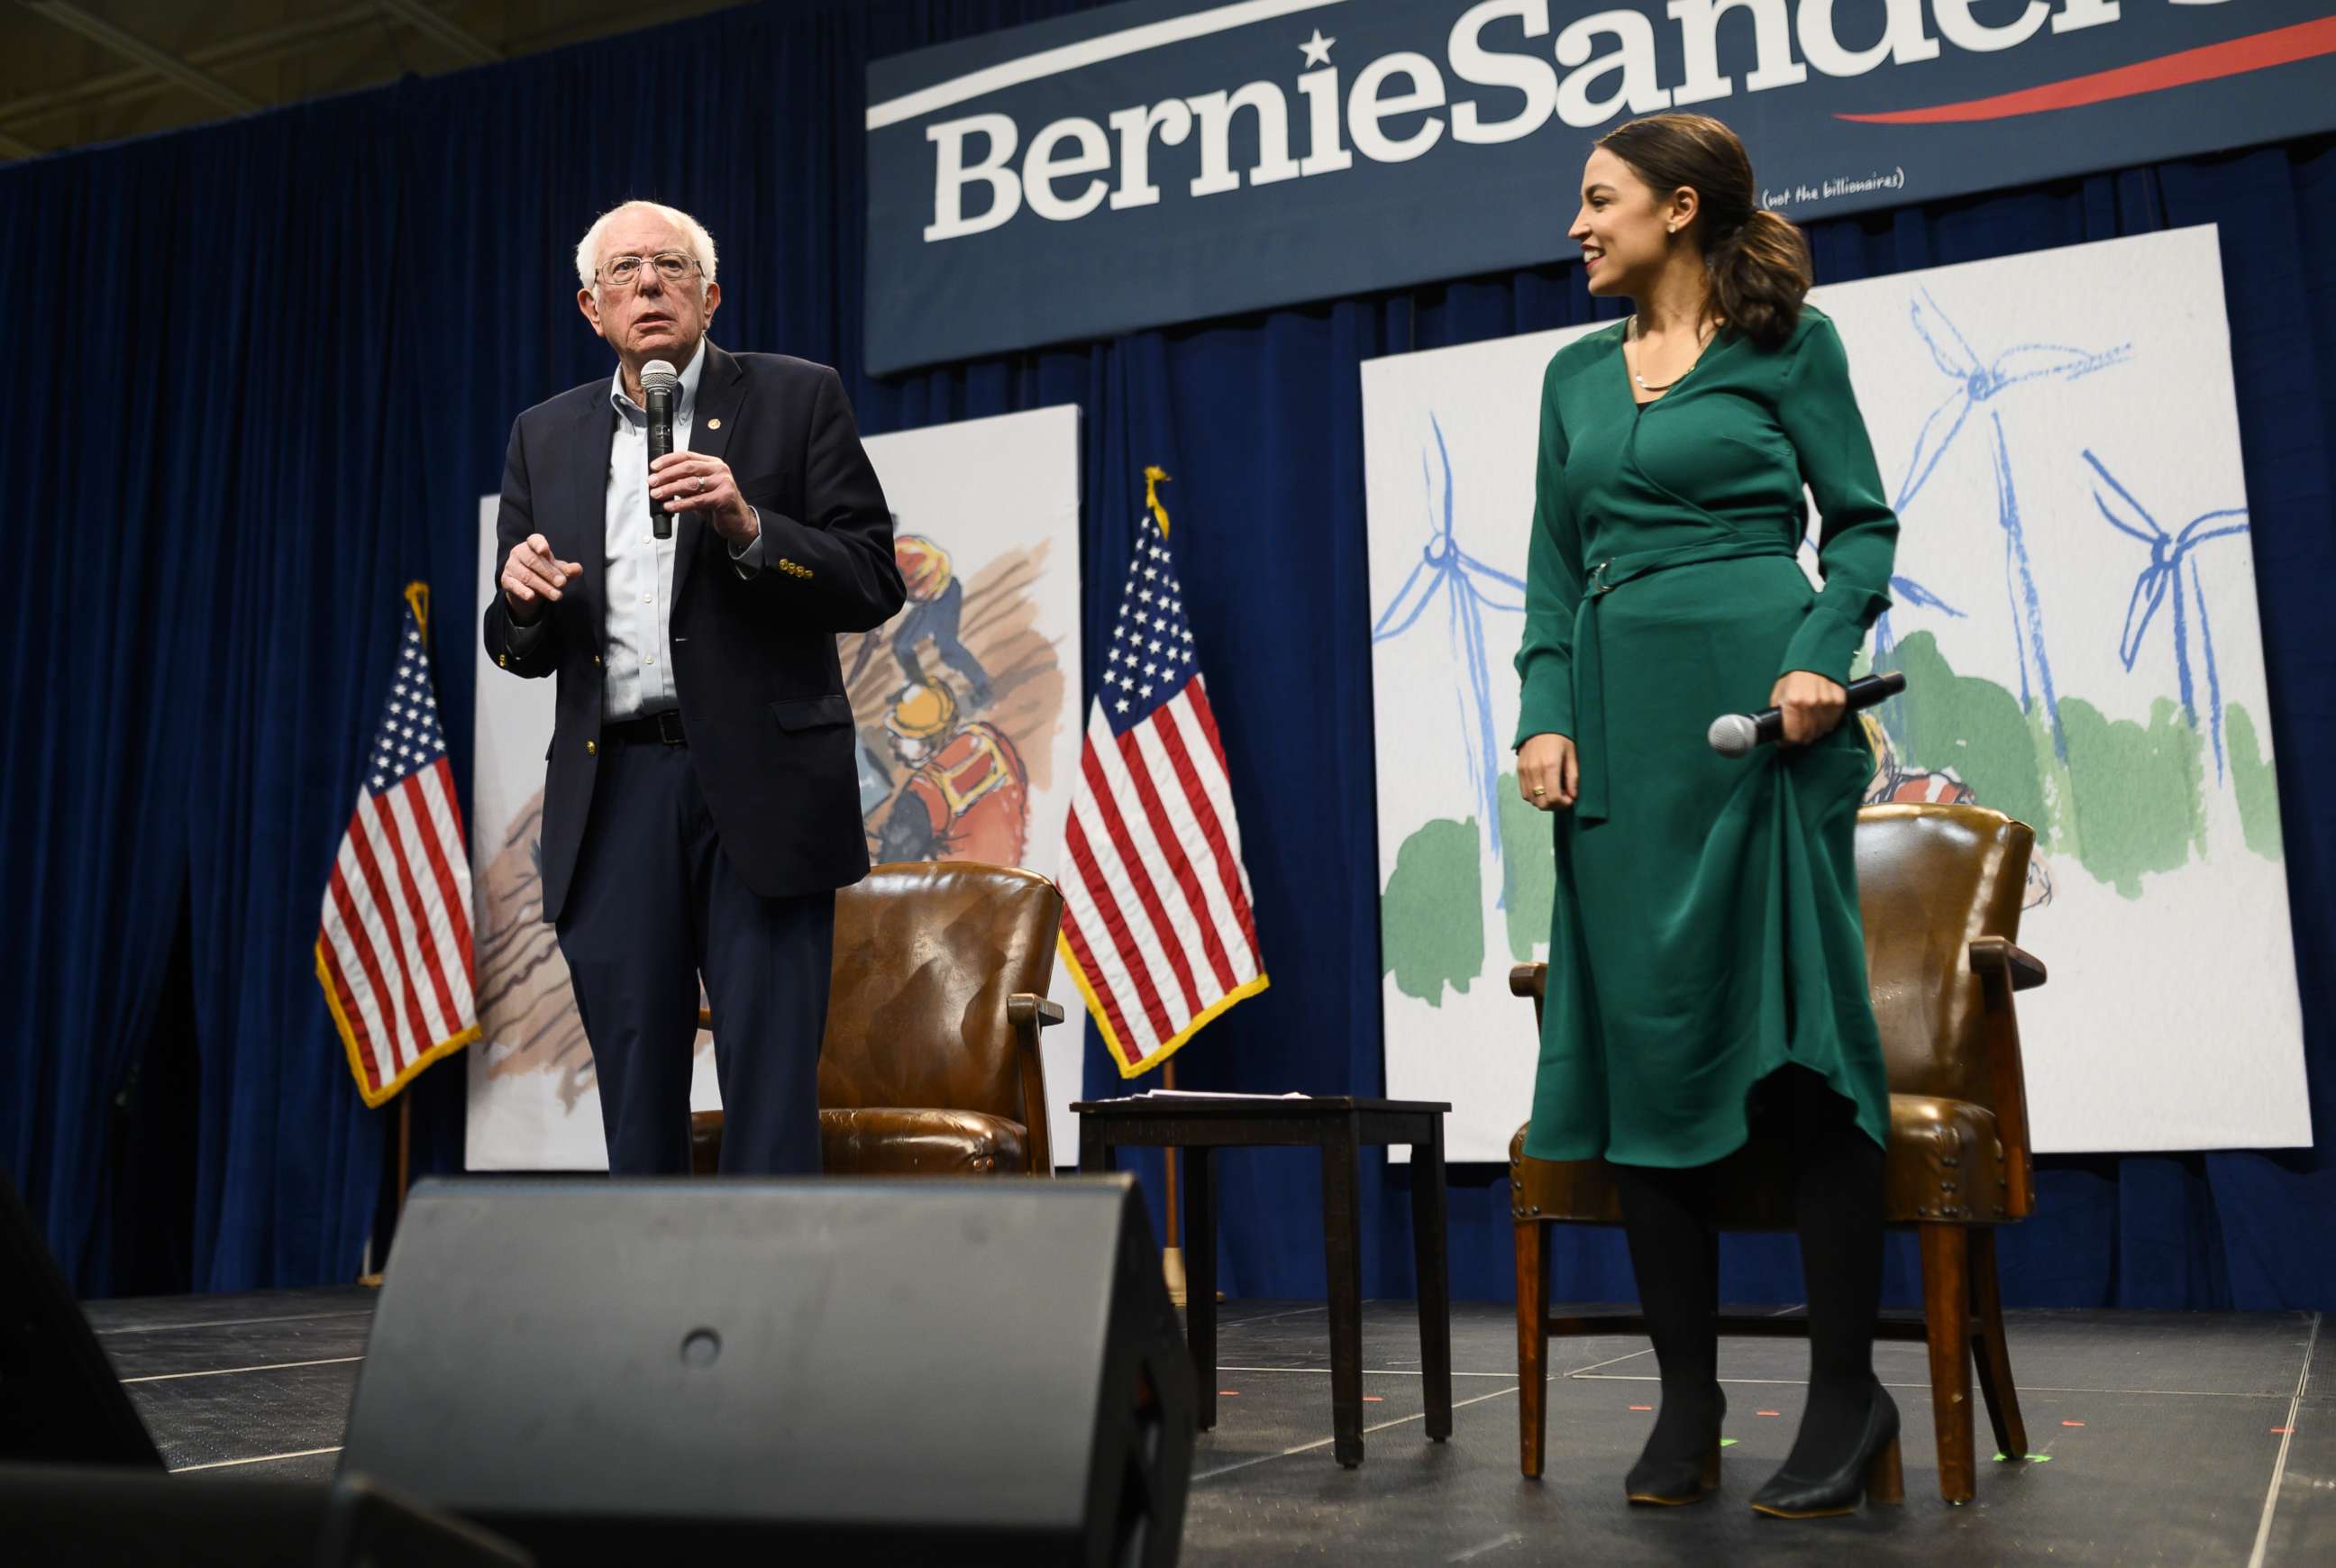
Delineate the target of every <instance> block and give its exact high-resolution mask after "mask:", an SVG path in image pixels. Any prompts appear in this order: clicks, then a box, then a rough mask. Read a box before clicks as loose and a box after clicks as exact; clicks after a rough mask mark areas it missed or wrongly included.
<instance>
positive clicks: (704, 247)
mask: <svg viewBox="0 0 2336 1568" xmlns="http://www.w3.org/2000/svg"><path fill="white" fill-rule="evenodd" d="M628 212H654V213H656V214H657V216H658V217H659V218H662V219H665V220H666V221H667V223H670V224H672V225H673V226H674V227H675V228H676V229H680V230H681V231H682V232H683V233H684V234H686V235H687V236H689V244H690V248H691V249H692V250H694V251H695V252H696V255H697V260H698V264H699V265H700V266H701V267H703V268H705V269H706V278H705V283H701V284H700V285H699V286H698V287H699V290H700V292H703V291H704V288H705V284H706V283H711V282H713V281H714V263H715V256H714V236H712V235H711V234H708V233H707V232H706V225H704V224H703V223H700V222H699V221H698V220H697V219H695V218H692V217H691V216H690V215H689V214H688V213H686V212H684V211H683V210H682V209H680V208H678V207H667V206H666V205H665V204H664V203H663V202H658V201H623V202H619V203H618V204H617V205H616V206H614V207H611V208H610V209H608V211H606V212H603V213H602V214H600V216H599V217H598V218H595V219H592V227H591V228H589V229H586V230H585V231H584V238H583V239H579V240H578V241H577V242H576V285H577V287H579V288H590V287H595V285H594V283H593V280H592V279H593V274H595V273H597V272H599V270H600V236H601V234H602V233H603V232H604V231H605V230H606V229H608V225H609V224H611V223H613V222H615V221H616V220H617V219H618V218H619V217H621V216H622V215H623V214H625V213H628Z"/></svg>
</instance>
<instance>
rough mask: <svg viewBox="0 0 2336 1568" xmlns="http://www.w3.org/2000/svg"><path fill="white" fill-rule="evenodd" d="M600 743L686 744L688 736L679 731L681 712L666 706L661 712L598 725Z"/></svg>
mask: <svg viewBox="0 0 2336 1568" xmlns="http://www.w3.org/2000/svg"><path fill="white" fill-rule="evenodd" d="M600 744H601V745H687V744H688V738H687V737H686V735H683V734H682V733H681V713H680V711H679V710H678V709H676V708H667V709H666V710H665V711H664V712H663V713H653V714H645V715H643V716H641V717H639V718H628V719H626V720H625V721H624V722H622V723H621V724H604V725H602V726H600Z"/></svg>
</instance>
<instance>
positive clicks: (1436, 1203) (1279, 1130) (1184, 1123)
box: [1071, 1096, 1452, 1470]
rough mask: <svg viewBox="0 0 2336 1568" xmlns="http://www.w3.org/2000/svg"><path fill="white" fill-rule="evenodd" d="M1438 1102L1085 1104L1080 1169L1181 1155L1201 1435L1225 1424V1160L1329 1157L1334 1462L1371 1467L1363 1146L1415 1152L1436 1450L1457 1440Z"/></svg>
mask: <svg viewBox="0 0 2336 1568" xmlns="http://www.w3.org/2000/svg"><path fill="white" fill-rule="evenodd" d="M1451 1108H1452V1107H1451V1106H1450V1105H1447V1104H1443V1103H1438V1102H1434V1101H1427V1100H1367V1099H1355V1098H1351V1097H1348V1096H1338V1097H1335V1098H1328V1099H1273V1098H1239V1097H1233V1096H1224V1097H1218V1096H1162V1097H1152V1098H1145V1097H1137V1098H1134V1099H1125V1100H1086V1101H1082V1102H1081V1103H1079V1104H1077V1105H1073V1106H1072V1107H1071V1109H1072V1110H1074V1111H1076V1112H1077V1113H1078V1116H1079V1169H1080V1170H1082V1171H1109V1170H1114V1169H1116V1168H1117V1165H1118V1158H1117V1153H1116V1151H1117V1150H1118V1149H1119V1148H1120V1147H1122V1146H1139V1147H1145V1148H1181V1149H1183V1150H1185V1151H1187V1153H1188V1155H1189V1157H1188V1158H1187V1159H1186V1161H1185V1163H1184V1248H1185V1251H1184V1282H1185V1301H1186V1305H1185V1322H1184V1333H1185V1339H1186V1341H1187V1342H1188V1343H1189V1344H1190V1345H1191V1347H1192V1370H1193V1373H1194V1375H1195V1377H1196V1378H1198V1380H1199V1383H1200V1395H1201V1398H1200V1422H1201V1429H1202V1431H1207V1430H1208V1429H1209V1428H1210V1427H1214V1426H1215V1425H1216V1424H1217V1184H1216V1154H1217V1151H1218V1150H1219V1149H1221V1148H1257V1147H1265V1146H1276V1147H1287V1146H1298V1147H1307V1146H1311V1147H1314V1148H1318V1149H1319V1150H1320V1151H1321V1152H1322V1250H1323V1256H1324V1260H1325V1261H1326V1262H1327V1263H1328V1265H1329V1281H1330V1430H1331V1434H1332V1437H1331V1453H1332V1455H1333V1456H1335V1457H1336V1458H1337V1459H1338V1463H1339V1464H1340V1465H1343V1466H1346V1467H1347V1468H1348V1469H1350V1470H1351V1469H1353V1468H1354V1467H1355V1466H1358V1465H1360V1464H1361V1463H1362V1462H1363V1261H1362V1232H1361V1213H1360V1210H1359V1207H1358V1202H1359V1200H1358V1191H1359V1187H1360V1183H1361V1176H1360V1173H1359V1169H1358V1167H1359V1165H1360V1163H1361V1151H1362V1148H1363V1145H1365V1144H1410V1145H1411V1151H1412V1157H1411V1173H1412V1174H1411V1239H1412V1249H1413V1255H1414V1258H1415V1260H1416V1264H1417V1270H1418V1275H1419V1361H1420V1373H1421V1381H1422V1383H1423V1384H1424V1386H1425V1387H1424V1391H1425V1394H1426V1403H1427V1436H1428V1437H1430V1438H1432V1439H1433V1440H1435V1441H1436V1442H1438V1443H1440V1442H1442V1441H1444V1439H1445V1438H1446V1437H1450V1436H1451V1435H1452V1281H1451V1272H1450V1267H1449V1263H1448V1261H1447V1255H1446V1242H1445V1221H1444V1115H1445V1112H1446V1111H1449V1110H1450V1109H1451Z"/></svg>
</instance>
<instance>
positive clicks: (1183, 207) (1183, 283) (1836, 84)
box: [867, 0, 2336, 375]
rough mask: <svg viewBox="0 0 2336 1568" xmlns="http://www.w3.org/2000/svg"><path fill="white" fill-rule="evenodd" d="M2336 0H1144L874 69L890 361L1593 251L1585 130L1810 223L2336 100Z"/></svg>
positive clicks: (2263, 130)
mask: <svg viewBox="0 0 2336 1568" xmlns="http://www.w3.org/2000/svg"><path fill="white" fill-rule="evenodd" d="M2328 9H2329V8H2328V5H2327V0H1857V3H1854V4H1842V3H1840V0H1604V3H1603V4H1600V5H1591V4H1586V3H1583V0H1572V3H1569V0H1554V3H1552V0H1479V3H1475V4H1470V3H1468V0H1241V3H1240V4H1233V5H1222V4H1220V5H1198V4H1195V3H1194V0H1134V3H1132V4H1127V5H1112V6H1105V7H1103V8H1101V9H1098V10H1095V11H1089V12H1083V13H1081V14H1079V15H1075V16H1067V17H1062V18H1058V19H1056V20H1054V21H1049V22H1045V23H1040V24H1034V25H1031V26H1027V27H1018V28H1013V29H1008V30H1006V31H1002V32H998V33H991V34H983V35H981V36H978V37H974V38H968V39H965V40H962V41H960V42H958V43H954V44H942V45H939V46H936V47H934V48H930V49H924V50H920V51H917V52H915V53H913V54H902V55H898V56H895V57H893V58H891V59H887V60H879V61H876V62H874V63H871V65H870V67H869V71H868V117H867V124H868V185H869V200H868V277H867V283H868V322H867V359H868V366H869V369H870V370H871V372H873V373H875V374H878V375H883V374H887V373H890V372H892V371H898V370H903V369H907V368H909V367H910V366H914V365H934V364H942V363H947V362H949V361H952V360H959V359H967V358H971V357H975V356H977V355H988V354H997V353H1001V352H1006V351H1010V350H1014V349H1020V348H1028V347H1033V346H1038V345H1042V344H1048V343H1060V342H1067V341H1072V340H1076V339H1081V338H1091V337H1101V336H1112V335H1114V334H1118V333H1123V332H1129V331H1134V330H1137V329H1140V328H1143V327H1147V326H1161V325H1163V324H1167V323H1173V322H1180V321H1192V320H1198V319H1201V318H1203V317H1217V316H1226V315H1233V314H1238V313H1240V312H1243V311H1251V310H1261V309H1266V308H1269V307H1276V306H1283V305H1290V304H1293V303H1297V302H1299V301H1303V300H1309V299H1325V298H1336V297H1342V296H1346V295H1352V294H1360V293H1367V292H1370V291H1372V290H1376V289H1385V288H1395V287H1404V286H1406V285H1409V284H1416V283H1424V282H1429V281H1433V280H1435V279H1438V278H1459V277H1465V276H1468V275H1470V274H1472V273H1480V272H1489V271H1495V270H1500V269H1503V268H1517V267H1530V266H1535V265H1539V264H1541V263H1544V262H1547V261H1550V260H1552V259H1553V258H1559V257H1567V256H1571V255H1572V249H1573V248H1572V244H1571V242H1570V241H1568V240H1567V239H1566V237H1565V233H1566V229H1567V227H1568V225H1569V224H1570V223H1571V221H1572V216H1573V213H1574V210H1575V209H1576V207H1577V205H1578V197H1577V195H1576V191H1577V189H1578V187H1579V184H1580V177H1581V172H1582V160H1583V159H1584V158H1585V157H1586V156H1587V155H1588V152H1589V150H1590V146H1591V141H1593V140H1594V139H1595V138H1596V137H1597V136H1599V135H1600V134H1601V133H1603V132H1604V131H1608V130H1610V129H1611V128H1612V127H1613V126H1615V125H1618V124H1620V123H1621V122H1623V121H1625V120H1628V119H1631V118H1634V117H1636V116H1639V115H1642V114H1651V113H1655V112H1661V111H1666V110H1681V111H1692V112H1698V113H1705V114H1712V115H1716V116H1718V118H1720V119H1722V120H1724V121H1726V122H1728V124H1729V125H1731V126H1733V127H1734V128H1735V129H1736V131H1737V132H1738V133H1739V134H1740V135H1741V136H1742V137H1743V138H1744V140H1745V141H1746V143H1747V145H1748V147H1749V148H1750V150H1751V153H1752V159H1753V168H1754V172H1755V175H1756V178H1757V181H1758V184H1759V191H1758V195H1759V200H1760V202H1761V204H1762V205H1763V206H1765V207H1768V208H1771V209H1775V210H1776V211H1778V212H1781V213H1783V214H1785V215H1786V217H1788V218H1792V219H1796V220H1799V219H1809V218H1817V217H1826V218H1829V217H1834V216H1836V215H1838V214H1842V213H1846V212H1854V211H1857V210H1860V209H1868V208H1875V207H1886V206H1895V205H1897V204H1899V203H1902V202H1908V201H1921V200H1930V199H1932V198H1936V197H1942V196H1953V195H1958V194H1961V193H1964V192H1969V191H1974V190H1996V189H2001V188H2004V187H2007V186H2016V185H2027V184H2032V183H2035V182H2037V181H2039V180H2050V179H2054V178H2058V177H2061V176H2066V175H2071V174H2079V173H2084V172H2088V171H2090V170H2100V169H2110V168H2119V167H2124V166H2127V165H2131V164H2136V163H2142V162H2146V161H2154V160H2158V159H2166V158H2176V157H2184V156H2187V155H2190V154H2194V153H2199V152H2206V151H2216V150H2220V149H2224V148H2231V147H2240V146H2246V145H2250V144H2253V143H2257V142H2263V141H2276V140H2281V139H2283V138H2288V137H2293V136H2299V135H2305V134H2309V133H2312V132H2314V131H2323V130H2327V129H2329V128H2331V126H2336V17H2331V15H2328Z"/></svg>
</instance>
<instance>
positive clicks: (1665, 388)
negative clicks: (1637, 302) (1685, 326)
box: [1622, 310, 1713, 392]
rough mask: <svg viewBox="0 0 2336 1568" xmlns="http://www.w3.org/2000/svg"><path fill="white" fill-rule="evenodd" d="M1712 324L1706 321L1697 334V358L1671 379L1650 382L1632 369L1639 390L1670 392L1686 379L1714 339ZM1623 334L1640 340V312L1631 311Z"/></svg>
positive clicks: (1631, 339)
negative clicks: (1628, 322)
mask: <svg viewBox="0 0 2336 1568" xmlns="http://www.w3.org/2000/svg"><path fill="white" fill-rule="evenodd" d="M1712 326H1713V324H1712V323H1710V322H1706V323H1705V324H1704V328H1703V330H1702V331H1701V332H1699V333H1698V334H1697V335H1696V339H1695V358H1693V359H1690V360H1689V361H1688V362H1687V370H1682V371H1680V372H1679V374H1678V375H1674V376H1672V377H1671V378H1670V379H1669V381H1662V382H1650V381H1648V379H1647V378H1646V377H1645V376H1643V375H1640V374H1639V373H1638V371H1636V370H1635V369H1634V370H1632V371H1631V372H1630V379H1631V380H1632V381H1635V382H1637V383H1638V384H1639V390H1640V392H1669V390H1670V389H1671V388H1672V387H1674V386H1677V385H1679V383H1680V382H1682V381H1685V380H1686V379H1687V376H1688V371H1689V370H1693V369H1694V368H1695V367H1696V365H1698V364H1699V363H1700V362H1701V361H1702V359H1703V351H1704V348H1705V347H1706V346H1708V344H1709V343H1710V342H1711V339H1712V336H1713V332H1712ZM1622 336H1623V338H1624V339H1625V340H1626V341H1628V342H1631V343H1636V342H1638V341H1639V313H1638V312H1637V311H1635V310H1634V311H1632V312H1631V313H1630V325H1628V326H1625V327H1624V328H1623V329H1622Z"/></svg>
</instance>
